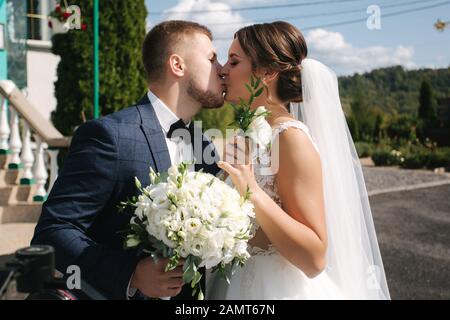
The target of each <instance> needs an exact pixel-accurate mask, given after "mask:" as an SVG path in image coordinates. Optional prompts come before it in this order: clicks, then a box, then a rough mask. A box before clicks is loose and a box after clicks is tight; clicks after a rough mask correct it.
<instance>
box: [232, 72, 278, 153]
mask: <svg viewBox="0 0 450 320" xmlns="http://www.w3.org/2000/svg"><path fill="white" fill-rule="evenodd" d="M260 85H261V79H260V78H257V79H255V78H254V77H253V76H252V77H251V78H250V84H247V83H246V84H245V87H246V88H247V90H248V91H249V92H250V97H249V100H248V101H245V100H244V99H242V98H239V101H240V103H239V104H238V105H235V104H232V107H233V109H234V112H235V120H234V122H233V123H232V125H234V126H237V127H238V128H239V129H241V130H242V132H241V134H243V135H244V136H245V137H249V138H250V140H251V141H252V142H253V143H254V144H255V146H259V147H260V148H262V150H263V151H265V150H268V149H269V148H270V146H271V142H272V128H271V126H270V125H269V123H268V122H267V121H266V117H267V116H268V115H270V112H269V111H267V110H266V108H265V107H264V106H259V107H258V108H256V109H255V110H252V109H251V108H250V106H251V104H252V103H253V101H254V100H255V98H257V97H259V96H260V95H261V93H262V92H263V90H264V86H262V87H261V88H260Z"/></svg>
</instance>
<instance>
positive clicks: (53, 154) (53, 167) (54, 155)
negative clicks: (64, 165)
mask: <svg viewBox="0 0 450 320" xmlns="http://www.w3.org/2000/svg"><path fill="white" fill-rule="evenodd" d="M47 153H48V155H49V156H50V181H49V185H48V193H50V191H51V190H52V188H53V184H54V183H55V181H56V178H57V177H58V170H59V168H58V154H59V150H58V149H56V150H47Z"/></svg>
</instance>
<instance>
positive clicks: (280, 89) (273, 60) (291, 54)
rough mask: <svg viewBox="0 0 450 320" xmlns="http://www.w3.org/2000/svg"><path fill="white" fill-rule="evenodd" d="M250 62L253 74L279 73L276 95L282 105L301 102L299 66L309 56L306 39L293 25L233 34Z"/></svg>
mask: <svg viewBox="0 0 450 320" xmlns="http://www.w3.org/2000/svg"><path fill="white" fill-rule="evenodd" d="M234 38H237V39H238V41H239V44H240V45H241V47H242V49H243V50H244V52H245V54H246V55H247V56H249V57H250V59H251V61H252V68H253V71H256V69H258V68H267V69H270V70H273V71H277V72H279V78H278V85H277V92H276V94H277V96H278V98H279V99H280V100H281V101H282V102H283V103H285V104H288V103H289V102H301V101H302V83H301V82H302V79H301V75H300V71H301V68H300V63H301V62H302V60H303V59H304V58H306V56H307V54H308V48H307V46H306V42H305V39H304V38H303V35H302V34H301V32H300V31H299V30H298V29H297V28H296V27H294V26H293V25H291V24H289V23H287V22H283V21H277V22H272V23H263V24H254V25H251V26H248V27H244V28H242V29H240V30H239V31H237V32H236V33H235V35H234Z"/></svg>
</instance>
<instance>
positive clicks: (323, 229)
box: [32, 21, 389, 299]
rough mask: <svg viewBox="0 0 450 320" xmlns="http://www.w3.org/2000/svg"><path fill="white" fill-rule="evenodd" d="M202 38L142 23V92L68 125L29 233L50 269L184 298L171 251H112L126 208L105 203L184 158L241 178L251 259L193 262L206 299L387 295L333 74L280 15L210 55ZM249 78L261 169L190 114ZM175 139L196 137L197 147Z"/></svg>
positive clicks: (110, 288) (234, 93)
mask: <svg viewBox="0 0 450 320" xmlns="http://www.w3.org/2000/svg"><path fill="white" fill-rule="evenodd" d="M212 39H213V38H212V34H211V32H210V31H209V30H208V28H206V27H205V26H202V25H200V24H197V23H193V22H188V21H166V22H162V23H160V24H158V25H156V26H155V27H153V29H151V30H150V31H149V33H148V34H147V36H146V38H145V40H144V43H143V48H142V60H143V64H144V67H145V70H146V73H147V80H148V88H149V90H148V92H147V93H146V94H145V95H144V97H143V98H142V99H141V100H140V101H139V102H138V103H137V104H136V105H134V106H131V107H128V108H126V109H124V110H121V111H119V112H116V113H113V114H110V115H108V116H105V117H102V118H100V119H98V120H92V121H88V122H86V123H85V124H83V125H81V126H80V127H79V128H78V129H77V131H76V132H75V134H74V137H73V139H72V143H71V146H70V150H69V153H68V155H67V157H66V159H65V162H64V165H63V167H62V169H61V171H60V173H59V176H58V178H57V180H56V182H55V184H54V186H53V188H52V190H51V192H50V194H49V196H48V199H47V201H46V202H45V203H44V204H43V208H42V213H41V216H40V219H39V222H38V224H37V226H36V229H35V234H34V237H33V240H32V244H47V245H51V246H53V247H54V248H55V256H56V261H55V262H56V267H57V269H58V270H60V271H64V270H66V268H67V266H69V265H78V266H79V267H80V270H81V276H82V279H83V280H84V281H86V282H87V283H89V284H90V285H91V286H93V287H94V288H95V289H96V290H98V291H99V292H100V293H102V294H103V295H104V296H105V297H107V298H108V299H149V298H155V297H172V299H192V294H191V288H190V286H188V285H185V284H184V282H183V270H182V265H181V264H182V262H181V263H180V266H178V267H176V268H174V269H173V270H171V271H167V272H165V266H166V264H167V260H166V259H161V260H158V261H157V262H156V261H154V260H153V259H152V258H151V257H148V256H144V255H140V254H137V252H135V251H133V250H129V251H128V250H127V251H126V250H124V249H123V247H122V243H123V239H122V238H121V236H120V235H119V234H118V231H120V230H123V229H124V227H125V226H126V225H127V224H128V223H129V221H130V217H131V213H128V214H127V213H123V212H121V213H119V212H118V204H119V203H120V202H121V201H123V200H124V199H128V198H130V197H133V196H136V195H137V193H138V190H136V188H135V187H134V183H133V181H134V179H135V177H136V178H138V179H139V181H141V182H142V184H143V185H148V184H149V182H150V179H149V175H148V172H149V171H148V170H149V168H152V169H153V170H154V171H155V172H164V171H166V170H167V169H168V168H169V167H170V166H171V165H172V164H179V163H182V162H191V161H193V159H195V162H196V163H195V166H192V167H191V168H190V170H195V171H200V170H203V171H204V172H206V173H210V174H212V175H219V174H221V173H223V172H224V171H225V172H226V173H227V174H228V175H229V177H230V180H231V181H232V183H233V186H234V187H235V188H236V189H237V190H238V191H239V193H240V194H241V195H242V194H244V193H246V192H247V191H248V190H249V191H250V194H251V196H250V200H251V202H252V204H253V205H254V207H255V213H256V216H255V221H254V225H255V226H256V228H255V234H254V237H253V238H252V239H251V240H250V241H249V247H250V249H249V251H250V255H251V257H250V259H249V260H248V261H247V263H246V264H245V265H244V266H243V267H242V268H239V269H238V270H237V271H236V272H235V273H234V274H233V275H232V276H231V278H230V282H229V283H228V282H226V281H224V280H222V279H221V278H219V277H217V276H215V275H213V274H210V273H209V272H208V270H206V271H205V270H203V276H202V279H201V281H202V287H205V286H206V298H207V299H389V291H388V287H387V283H386V278H385V274H384V269H383V264H382V260H381V255H380V252H379V248H378V242H377V239H376V234H375V229H374V226H373V221H372V216H371V212H370V205H369V202H368V199H367V193H366V190H365V185H364V179H363V177H362V172H361V168H360V165H359V162H358V161H355V160H358V159H357V156H355V154H356V153H355V149H354V145H353V141H352V139H351V136H350V134H349V131H348V128H347V125H346V122H345V117H344V116H343V112H342V108H341V105H340V100H339V93H338V86H337V79H336V76H335V74H334V73H333V72H332V71H331V70H330V69H328V68H327V67H326V66H324V65H323V64H321V63H320V62H318V61H316V60H312V59H309V58H307V53H308V52H307V51H308V50H307V44H306V42H305V40H304V38H303V35H302V34H301V32H300V31H299V30H298V29H297V28H295V27H294V26H292V25H290V24H289V23H286V22H274V23H269V24H258V25H252V26H248V27H244V28H242V29H240V30H238V31H237V32H236V33H235V36H234V40H233V42H232V44H231V46H230V48H229V52H228V61H227V62H226V64H225V65H223V66H221V65H220V64H219V62H218V61H217V54H216V52H215V50H214V47H213V45H212ZM252 76H256V77H258V78H259V79H261V81H262V83H263V85H264V87H265V90H264V91H263V92H262V94H261V95H259V96H258V97H257V98H255V99H254V101H253V103H252V105H251V107H252V108H257V107H258V106H265V107H266V108H267V110H269V111H270V115H269V116H268V118H267V122H268V123H269V124H270V126H271V127H272V131H273V137H274V138H275V137H276V139H275V140H274V141H275V143H276V150H277V152H278V161H279V165H278V170H277V171H276V172H271V173H269V174H267V172H266V173H265V174H262V173H261V171H260V169H263V168H259V167H258V164H256V163H255V164H253V163H249V164H239V163H236V162H235V161H232V160H230V159H233V155H230V153H231V152H232V151H233V154H234V151H236V150H237V149H239V146H238V145H237V141H236V140H234V141H233V142H232V143H230V144H228V145H227V146H226V148H225V150H226V151H224V152H222V151H220V152H218V151H217V150H216V149H215V148H214V145H213V144H212V142H211V141H210V140H209V139H208V138H207V137H206V136H204V135H203V134H202V133H201V130H200V131H199V130H198V128H197V127H196V126H195V125H194V124H193V120H192V119H193V117H194V116H195V115H196V114H197V113H198V112H200V110H202V108H205V109H214V108H219V107H221V106H222V105H223V104H224V100H225V101H228V102H231V103H238V102H239V99H240V98H244V99H246V98H247V97H248V95H249V93H248V92H247V91H246V87H245V84H246V83H247V82H248V81H249V79H250V78H251V77H252ZM300 102H301V104H299V103H300ZM177 129H178V130H177ZM180 131H182V132H183V131H186V132H187V133H188V134H187V135H185V136H184V137H185V138H184V139H181V137H180V136H179V135H177V134H175V133H176V132H180ZM186 137H191V139H195V138H198V137H201V139H200V140H201V148H200V152H198V151H199V150H195V149H198V148H194V147H193V144H194V143H193V141H190V140H189V139H186ZM272 149H274V148H272ZM355 157H356V159H355ZM205 280H206V281H205Z"/></svg>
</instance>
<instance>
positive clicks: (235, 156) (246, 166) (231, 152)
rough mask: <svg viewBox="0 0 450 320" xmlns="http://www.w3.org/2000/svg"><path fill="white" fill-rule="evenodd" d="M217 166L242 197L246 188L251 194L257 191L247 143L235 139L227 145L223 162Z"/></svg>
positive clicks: (237, 138)
mask: <svg viewBox="0 0 450 320" xmlns="http://www.w3.org/2000/svg"><path fill="white" fill-rule="evenodd" d="M217 165H218V167H219V168H221V169H222V170H224V171H225V172H226V173H228V175H229V176H230V177H231V180H232V181H233V184H234V186H235V187H236V189H237V190H238V192H239V193H240V194H241V195H242V196H244V195H245V193H246V191H247V187H248V188H249V189H250V191H251V192H252V193H253V192H255V191H256V190H258V188H259V186H258V183H257V182H256V179H255V175H254V171H253V164H252V161H251V157H250V147H249V143H248V141H246V140H244V139H243V138H239V137H235V138H234V142H232V143H229V144H227V147H226V156H225V161H219V162H218V163H217Z"/></svg>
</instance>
